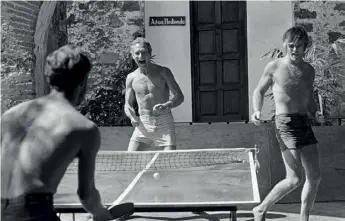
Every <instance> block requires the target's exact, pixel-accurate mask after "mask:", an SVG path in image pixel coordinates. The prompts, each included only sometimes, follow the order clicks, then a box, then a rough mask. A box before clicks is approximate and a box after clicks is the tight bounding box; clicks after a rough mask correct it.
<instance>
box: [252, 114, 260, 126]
mask: <svg viewBox="0 0 345 221" xmlns="http://www.w3.org/2000/svg"><path fill="white" fill-rule="evenodd" d="M260 118H261V112H260V111H255V112H254V113H253V114H252V121H253V122H254V124H255V125H256V126H258V125H260V124H261V122H260Z"/></svg>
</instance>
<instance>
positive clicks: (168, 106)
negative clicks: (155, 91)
mask: <svg viewBox="0 0 345 221" xmlns="http://www.w3.org/2000/svg"><path fill="white" fill-rule="evenodd" d="M171 107H172V102H171V101H168V102H166V103H164V104H156V105H155V106H154V107H153V112H154V113H156V114H159V113H162V112H163V111H165V110H167V109H171Z"/></svg>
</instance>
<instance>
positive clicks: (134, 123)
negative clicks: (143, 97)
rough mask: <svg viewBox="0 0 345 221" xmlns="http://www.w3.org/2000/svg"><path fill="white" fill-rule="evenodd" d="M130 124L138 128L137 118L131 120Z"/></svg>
mask: <svg viewBox="0 0 345 221" xmlns="http://www.w3.org/2000/svg"><path fill="white" fill-rule="evenodd" d="M131 124H132V126H133V127H136V126H139V119H138V118H131Z"/></svg>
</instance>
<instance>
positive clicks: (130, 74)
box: [126, 69, 138, 80]
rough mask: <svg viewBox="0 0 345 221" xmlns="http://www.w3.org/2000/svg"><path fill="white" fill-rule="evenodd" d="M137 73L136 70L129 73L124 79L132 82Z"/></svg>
mask: <svg viewBox="0 0 345 221" xmlns="http://www.w3.org/2000/svg"><path fill="white" fill-rule="evenodd" d="M137 73H138V69H136V70H134V71H132V72H130V73H129V74H128V75H127V77H126V79H127V80H133V79H134V77H135V76H136V75H137Z"/></svg>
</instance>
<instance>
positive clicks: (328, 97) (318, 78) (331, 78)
mask: <svg viewBox="0 0 345 221" xmlns="http://www.w3.org/2000/svg"><path fill="white" fill-rule="evenodd" d="M283 56H284V53H283V52H282V51H281V50H280V49H279V48H273V49H271V50H270V51H268V52H267V53H265V54H264V55H262V56H261V58H260V59H261V60H263V59H278V58H281V57H283ZM304 60H305V61H306V62H308V63H310V64H311V65H312V66H313V67H314V69H315V81H314V97H316V98H317V97H318V95H321V97H322V98H323V101H324V102H323V110H324V115H325V116H326V118H327V117H330V116H332V115H334V112H335V109H336V108H337V106H338V105H339V102H340V101H341V94H342V93H344V91H343V89H344V88H343V85H342V83H341V77H345V76H344V73H345V72H344V71H345V70H344V69H345V65H344V64H345V63H344V62H345V37H340V38H338V39H337V40H336V41H335V42H333V43H332V44H329V45H326V46H324V45H321V44H316V43H313V44H312V45H311V46H310V47H308V49H307V51H306V53H305V57H304ZM265 97H267V98H268V99H271V100H273V99H274V97H273V93H272V92H270V93H268V94H266V95H265ZM316 102H317V104H318V105H320V104H319V100H318V99H316ZM273 105H274V104H273ZM272 110H273V112H274V111H275V107H274V106H273V107H272ZM273 119H274V113H273V117H272V120H273Z"/></svg>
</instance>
